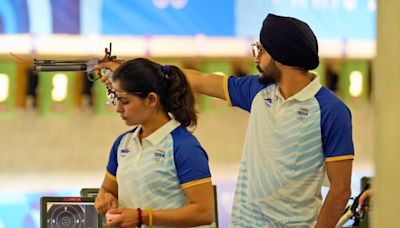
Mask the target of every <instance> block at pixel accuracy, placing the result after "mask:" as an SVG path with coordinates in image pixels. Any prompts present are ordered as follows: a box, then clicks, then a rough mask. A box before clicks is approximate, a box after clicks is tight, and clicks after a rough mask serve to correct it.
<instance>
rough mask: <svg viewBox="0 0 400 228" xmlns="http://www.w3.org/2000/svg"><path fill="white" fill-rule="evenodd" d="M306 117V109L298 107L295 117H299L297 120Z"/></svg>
mask: <svg viewBox="0 0 400 228" xmlns="http://www.w3.org/2000/svg"><path fill="white" fill-rule="evenodd" d="M307 117H308V109H305V108H300V109H299V111H297V118H299V120H304V119H306V118H307Z"/></svg>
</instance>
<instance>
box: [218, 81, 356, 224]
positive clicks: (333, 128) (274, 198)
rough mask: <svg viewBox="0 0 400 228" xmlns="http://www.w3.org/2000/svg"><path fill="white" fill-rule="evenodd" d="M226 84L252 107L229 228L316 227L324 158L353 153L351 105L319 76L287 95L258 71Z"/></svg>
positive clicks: (229, 93)
mask: <svg viewBox="0 0 400 228" xmlns="http://www.w3.org/2000/svg"><path fill="white" fill-rule="evenodd" d="M225 89H226V98H227V100H228V102H229V103H231V104H232V105H234V106H238V107H240V108H242V109H244V110H247V111H249V112H250V118H249V125H248V129H247V133H246V140H245V144H244V148H243V155H242V160H241V164H240V171H239V177H238V182H237V186H236V192H235V199H234V204H233V209H232V220H231V227H240V228H243V227H274V228H275V227H296V228H299V227H312V226H313V225H314V224H315V222H316V219H317V216H318V212H319V209H320V206H321V193H320V192H321V185H322V181H323V178H324V175H325V162H329V161H336V160H344V159H353V155H354V149H353V142H352V132H351V131H352V127H351V114H350V111H349V110H348V108H347V107H346V106H345V105H344V104H343V103H342V102H341V101H340V100H339V99H338V98H337V97H336V96H335V95H334V94H333V93H332V92H330V91H329V90H327V89H325V88H322V87H321V85H320V83H319V79H318V78H315V79H314V80H313V81H312V82H311V83H310V84H309V85H307V87H305V88H304V89H303V90H301V91H300V92H299V93H297V94H295V95H294V96H292V97H290V98H288V99H287V100H285V99H284V98H283V97H282V95H281V94H280V91H279V88H278V87H277V86H276V85H275V84H268V85H263V84H260V83H259V78H258V76H247V77H241V78H239V77H229V78H228V79H226V81H225Z"/></svg>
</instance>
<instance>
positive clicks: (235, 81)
mask: <svg viewBox="0 0 400 228" xmlns="http://www.w3.org/2000/svg"><path fill="white" fill-rule="evenodd" d="M268 85H272V84H268ZM268 85H263V84H261V83H260V82H259V76H256V75H250V76H245V77H234V76H232V77H229V78H228V88H229V89H228V91H229V98H230V100H231V102H232V105H233V106H238V107H240V108H242V109H244V110H246V111H248V112H250V109H251V104H252V103H253V99H254V97H255V96H256V95H257V93H258V92H260V90H262V89H264V88H265V87H267V86H268Z"/></svg>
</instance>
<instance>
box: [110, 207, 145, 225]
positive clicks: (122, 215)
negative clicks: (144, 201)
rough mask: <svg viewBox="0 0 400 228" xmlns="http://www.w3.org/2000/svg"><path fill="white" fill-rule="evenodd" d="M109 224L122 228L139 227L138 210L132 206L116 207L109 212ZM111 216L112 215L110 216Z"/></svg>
mask: <svg viewBox="0 0 400 228" xmlns="http://www.w3.org/2000/svg"><path fill="white" fill-rule="evenodd" d="M107 214H108V217H109V218H110V219H107V225H109V226H112V227H114V226H116V227H122V228H125V227H126V228H128V227H137V224H138V222H139V221H138V217H137V210H136V209H132V208H116V209H111V210H109V211H108V212H107ZM110 216H111V217H110Z"/></svg>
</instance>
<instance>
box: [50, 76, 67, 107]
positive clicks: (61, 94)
mask: <svg viewBox="0 0 400 228" xmlns="http://www.w3.org/2000/svg"><path fill="white" fill-rule="evenodd" d="M67 89H68V78H67V75H65V74H56V75H54V76H53V90H52V91H51V99H52V100H53V101H55V102H60V101H63V100H64V99H65V98H66V97H67Z"/></svg>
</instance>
